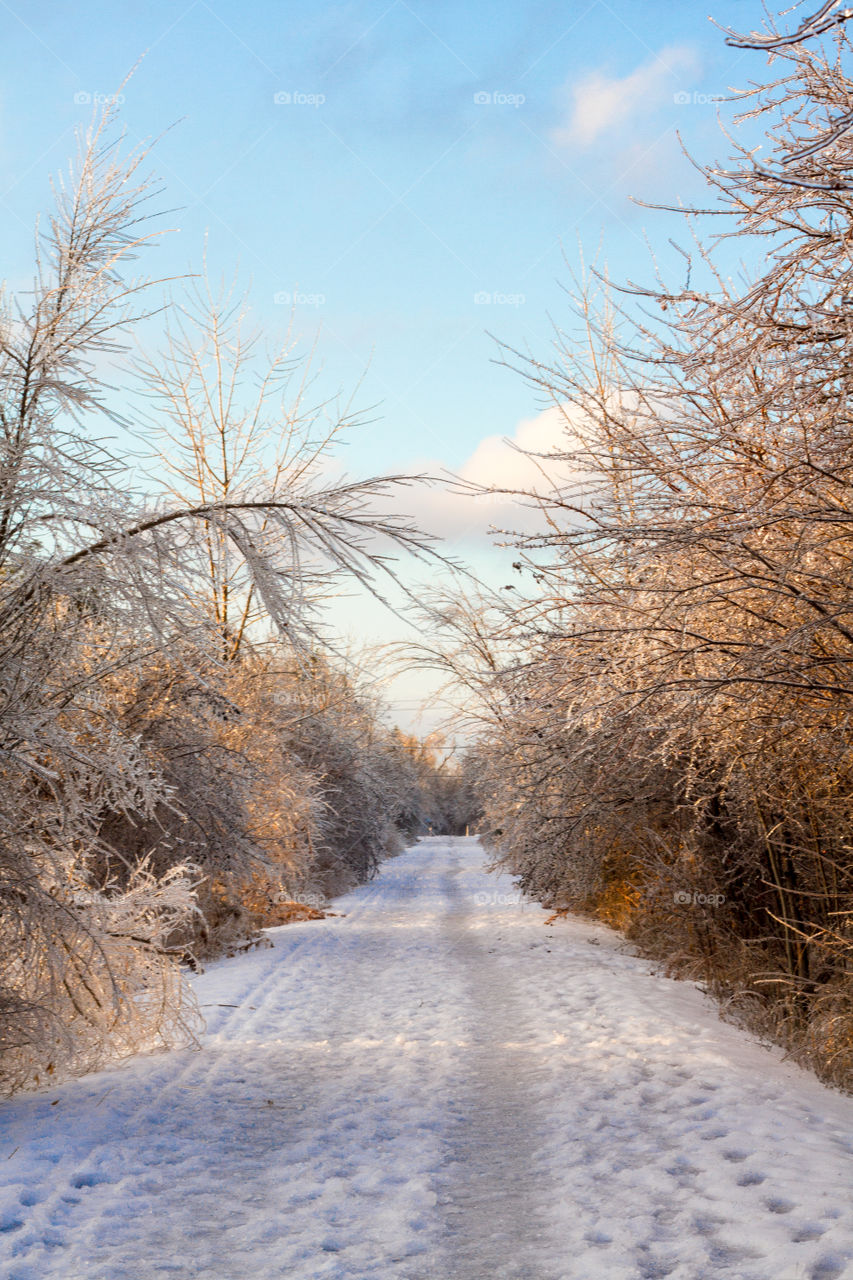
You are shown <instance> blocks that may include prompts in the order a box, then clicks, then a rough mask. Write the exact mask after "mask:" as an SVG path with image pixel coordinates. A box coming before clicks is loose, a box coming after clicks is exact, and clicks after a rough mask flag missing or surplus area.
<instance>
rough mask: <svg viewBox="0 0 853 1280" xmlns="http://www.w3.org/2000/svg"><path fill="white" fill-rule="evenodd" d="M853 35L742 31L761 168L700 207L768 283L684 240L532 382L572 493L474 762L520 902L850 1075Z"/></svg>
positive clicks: (593, 311) (591, 312)
mask: <svg viewBox="0 0 853 1280" xmlns="http://www.w3.org/2000/svg"><path fill="white" fill-rule="evenodd" d="M824 29H825V30H826V31H827V32H829V34H830V35H831V39H832V48H831V49H827V48H826V47H825V46H824V45H823V44H822V43H821V42H820V41H819V40H815V39H814V38H813V37H814V36H815V35H819V34H820V32H821V31H822V30H824ZM848 29H849V28H848V26H847V14H846V11H845V12H844V13H841V12H836V11H835V7H834V6H832V5H825V6H823V8H821V9H820V10H819V11H818V12H817V13H816V14H814V15H813V16H812V18H811V19H808V20H806V21H805V22H804V23H802V24H801V26H800V28H799V29H798V30H797V31H795V32H793V33H790V34H789V35H786V34H785V33H784V32H780V31H778V30H776V29H775V28H773V29H771V30H770V31H769V32H768V34H767V37H766V38H765V37H761V38H758V37H742V38H739V37H736V36H735V35H734V34H731V35H730V39H732V40H735V41H737V40H738V39H740V41H741V43H742V44H745V45H753V46H755V47H762V48H767V49H770V50H771V51H772V53H773V57H774V58H775V59H776V61H777V64H779V65H781V68H782V70H781V72H780V74H779V75H778V77H777V79H776V80H774V81H773V83H772V84H770V85H769V86H764V87H758V88H757V89H755V90H754V91H752V92H750V93H749V94H747V95H745V97H746V101H745V106H744V109H743V112H742V115H743V116H744V117H745V118H746V119H747V120H750V121H752V125H751V126H750V127H753V128H754V127H755V124H756V123H757V124H759V125H760V126H762V127H763V129H764V131H765V134H766V137H767V139H768V142H769V151H770V154H769V155H768V157H767V159H766V160H760V161H759V159H758V158H757V157H756V154H755V153H754V152H753V150H752V149H751V147H750V146H749V145H747V144H746V143H744V144H743V145H742V146H738V144H737V143H736V142H733V145H734V146H735V157H734V163H732V164H730V165H729V166H727V167H725V168H722V167H716V166H715V167H709V168H707V169H706V170H705V171H704V172H705V174H706V178H707V180H708V183H709V185H710V187H711V188H712V190H713V192H714V195H715V197H716V199H715V202H714V203H713V205H712V209H711V210H710V211H706V212H710V213H712V214H713V215H715V216H716V217H717V218H718V219H721V220H722V224H721V225H722V228H723V234H724V235H725V236H726V237H729V238H730V237H731V236H735V237H740V238H741V239H742V241H743V244H744V248H746V247H747V246H749V247H750V248H756V247H757V248H758V249H759V253H760V258H759V261H760V263H761V267H760V271H759V274H757V275H755V276H754V277H753V278H752V279H750V280H748V281H747V283H745V284H742V285H736V284H735V283H733V282H732V281H731V280H729V279H728V278H727V277H726V276H725V275H724V274H723V272H722V270H721V269H719V268H718V267H717V265H716V263H717V260H718V259H717V256H716V253H715V249H714V248H713V247H712V248H705V247H702V246H701V244H698V245H697V248H696V249H694V250H693V252H692V254H688V255H687V256H688V260H689V261H690V271H689V272H688V278H687V280H686V282H685V284H684V286H683V287H681V288H678V289H668V288H666V287H665V286H664V285H663V284H662V283H660V282H658V283H656V284H655V285H654V286H653V287H651V288H642V289H641V288H639V287H637V286H631V287H630V288H629V289H628V290H627V291H619V290H614V289H611V288H609V287H607V286H606V284H605V282H603V281H601V280H598V281H596V280H595V279H593V280H592V281H588V282H586V284H585V285H584V287H583V288H582V290H581V291H580V293H579V295H578V297H577V315H578V319H579V321H580V324H579V327H578V331H577V334H576V335H575V334H572V335H568V336H566V335H564V336H561V337H560V338H559V339H558V343H557V352H556V358H555V359H554V360H553V361H551V362H550V363H538V362H530V363H528V364H527V366H526V373H527V376H528V377H529V378H530V379H531V381H532V383H533V385H534V386H536V387H537V388H538V389H539V390H540V391H541V392H542V393H544V395H545V396H546V397H547V399H548V401H549V402H551V403H552V404H554V405H555V406H557V407H558V409H559V411H560V412H561V413H562V415H563V417H564V420H565V423H566V444H565V448H564V449H561V450H559V451H558V452H559V457H560V462H561V464H566V463H568V464H570V465H569V467H568V468H567V467H566V466H565V465H561V468H560V470H561V472H562V473H566V471H567V470H568V471H570V472H571V474H573V475H574V476H576V477H577V479H576V480H575V481H574V482H573V483H572V484H571V485H562V486H561V487H558V488H557V491H556V492H555V493H554V494H553V495H552V496H547V495H546V496H544V497H540V502H541V506H542V509H543V513H544V515H545V517H546V519H545V521H544V522H543V528H542V532H541V533H540V534H539V535H538V536H521V535H519V536H518V538H517V545H518V546H519V548H520V550H521V552H522V555H521V561H520V562H521V563H522V564H523V565H524V567H525V570H526V574H527V582H528V584H529V587H528V590H527V591H526V592H522V596H523V597H524V602H523V603H522V604H520V605H519V606H518V607H517V608H516V609H515V610H514V611H511V612H510V613H508V612H507V609H506V606H505V604H504V605H503V606H502V609H503V618H502V619H501V620H500V621H497V622H496V625H495V630H494V635H495V637H496V639H498V638H501V637H503V638H504V639H506V638H507V637H509V638H511V639H513V640H514V642H515V643H516V644H521V645H522V652H521V653H520V654H518V655H516V656H514V657H513V658H512V660H511V661H509V662H504V663H503V664H502V666H501V668H500V669H499V671H498V672H497V673H496V674H495V675H494V676H493V677H491V679H490V680H489V681H488V689H489V694H488V697H489V702H490V709H489V711H488V713H487V718H489V719H491V720H492V721H495V722H497V723H498V724H499V731H498V732H495V731H492V732H491V733H490V734H488V735H487V737H488V745H486V746H484V747H483V748H481V749H482V750H483V752H484V756H485V759H486V760H487V761H488V767H487V768H486V769H485V770H484V774H485V775H486V776H488V775H491V786H490V788H489V792H490V794H489V798H488V800H487V805H486V809H487V813H486V825H487V829H488V828H490V829H491V831H492V833H493V835H492V838H493V841H494V843H495V846H496V848H497V849H498V850H499V851H500V853H501V856H502V857H503V858H504V859H505V860H506V862H507V863H508V864H509V865H510V866H511V867H513V868H514V869H515V870H516V871H517V872H519V873H520V874H521V876H522V883H523V884H524V885H525V886H526V887H527V888H529V889H530V890H531V891H533V892H535V893H536V894H538V895H539V896H541V897H542V898H543V899H544V900H546V901H548V902H551V903H553V904H555V905H557V906H561V905H569V904H574V905H582V906H587V907H590V908H591V909H593V910H596V911H597V912H599V913H600V914H602V915H603V916H604V917H605V918H607V919H609V920H611V921H612V922H614V923H618V924H620V925H623V926H625V927H627V928H628V929H629V930H630V931H631V933H632V935H633V936H635V937H637V938H639V939H641V940H642V941H643V942H644V943H645V944H646V945H647V946H648V947H650V948H651V949H652V950H653V951H655V952H656V953H658V954H660V955H662V956H664V957H666V958H667V959H668V960H669V961H670V962H671V963H673V964H676V965H678V966H679V967H681V968H682V969H684V970H686V971H687V972H692V973H694V974H696V975H701V976H703V977H704V978H705V979H706V980H707V981H710V982H711V983H712V984H715V985H716V986H717V988H718V990H719V991H720V992H724V993H725V994H726V998H727V999H728V1000H731V1001H734V1003H735V1005H736V1007H738V1008H739V1009H740V1010H741V1011H745V1010H749V1011H750V1016H751V1017H752V1018H753V1020H754V1021H755V1022H756V1023H758V1024H760V1025H762V1026H763V1027H765V1028H768V1027H772V1028H773V1029H774V1030H775V1031H776V1033H777V1034H778V1035H780V1036H781V1037H782V1038H783V1040H785V1041H786V1042H787V1043H789V1044H791V1045H793V1046H796V1047H797V1048H798V1050H800V1051H802V1052H806V1053H807V1054H810V1055H811V1056H812V1060H813V1061H815V1062H816V1063H817V1064H818V1065H819V1066H820V1069H821V1070H823V1071H824V1072H826V1073H827V1074H829V1075H831V1076H833V1077H835V1078H838V1079H846V1080H850V1079H851V1078H853V1077H851V1073H853V1006H851V985H850V965H851V961H853V856H851V845H850V830H851V826H853V809H851V800H850V797H851V795H852V794H853V755H851V709H853V703H852V702H851V695H853V682H851V672H852V671H853V666H851V663H853V542H852V541H851V536H853V527H851V518H853V506H851V493H852V492H853V491H851V482H853V454H851V445H850V438H851V437H850V425H851V421H853V414H851V401H850V393H851V385H852V384H851V369H850V362H849V357H848V352H849V348H850V343H851V338H853V306H851V302H853V296H851V288H850V284H851V275H850V273H851V257H850V251H851V232H850V227H851V214H853V206H851V199H853V141H851V133H850V128H851V125H853V80H851V79H850V78H849V77H848V74H847V71H846V69H845V68H846V66H847V63H848V61H849V54H850V46H849V37H848ZM702 212H703V211H699V210H696V211H688V213H687V218H688V221H692V220H694V219H696V218H698V217H700V216H701V215H702ZM691 277H692V279H691ZM697 278H698V280H699V281H701V280H704V281H705V282H706V283H705V284H704V285H701V284H700V283H698V282H697ZM637 299H639V304H640V305H635V303H636V301H637ZM543 465H545V466H546V468H547V460H546V461H545V463H544V464H543ZM528 496H529V497H532V495H528ZM475 651H482V640H481V638H480V637H479V636H478V635H477V636H475V635H472V636H471V641H470V644H469V653H473V652H475ZM480 670H481V671H483V667H482V665H481V667H480ZM469 687H470V682H469ZM496 708H497V711H496Z"/></svg>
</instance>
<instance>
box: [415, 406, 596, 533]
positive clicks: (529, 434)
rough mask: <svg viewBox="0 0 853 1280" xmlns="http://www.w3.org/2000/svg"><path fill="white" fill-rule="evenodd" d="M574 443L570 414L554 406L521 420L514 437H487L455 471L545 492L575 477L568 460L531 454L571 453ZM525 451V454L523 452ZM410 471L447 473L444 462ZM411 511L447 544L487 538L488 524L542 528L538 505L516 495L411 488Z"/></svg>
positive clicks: (475, 479)
mask: <svg viewBox="0 0 853 1280" xmlns="http://www.w3.org/2000/svg"><path fill="white" fill-rule="evenodd" d="M573 443H574V441H573V438H572V431H571V426H570V421H569V419H568V418H567V415H566V413H564V412H563V411H562V410H561V409H559V408H557V407H556V406H555V407H553V408H550V409H546V410H545V411H544V412H542V413H540V414H538V415H537V416H536V417H535V418H525V419H523V420H522V421H521V422H520V423H519V424H518V426H517V427H516V429H515V431H514V432H513V434H512V436H511V437H509V438H507V437H504V436H497V435H495V436H486V437H485V438H484V439H483V440H481V441H480V443H479V444H478V445H477V447H476V448H475V449H474V451H473V453H472V454H471V455H470V456H469V457H468V458H467V459H466V461H465V462H464V463H463V464H462V466H461V467H459V468H458V470H457V471H456V472H455V475H456V476H457V477H458V479H459V480H461V481H463V482H467V483H469V484H472V485H483V486H491V487H493V488H494V489H496V490H501V489H506V490H512V491H517V490H522V491H525V490H526V491H536V492H539V493H541V494H547V493H549V492H550V491H552V490H553V488H554V487H555V485H559V484H565V483H566V482H567V481H568V480H570V479H571V472H570V466H569V464H568V463H567V462H566V460H565V459H559V458H548V457H545V458H537V457H530V456H528V455H529V454H546V455H548V454H553V453H555V452H557V451H560V450H562V451H563V452H565V451H568V450H569V449H570V448H571V447H572V445H573ZM524 451H526V452H524ZM407 470H412V471H420V472H423V473H428V474H430V475H433V476H440V475H442V474H443V473H444V474H446V469H445V465H444V464H443V463H441V462H437V461H435V460H432V461H426V462H423V463H422V464H419V465H417V466H414V467H411V468H407ZM407 511H408V514H409V515H411V516H412V517H413V518H414V519H415V521H416V522H417V523H418V524H419V525H420V526H421V527H422V528H424V529H426V530H428V531H429V532H431V533H434V534H437V535H439V536H440V537H443V538H446V539H448V541H449V542H451V543H454V542H460V541H462V542H466V543H479V544H480V545H481V546H485V545H486V544H487V543H488V542H489V537H488V531H489V529H490V527H492V526H496V527H497V528H499V529H515V530H518V531H519V532H523V531H531V530H532V529H534V528H537V527H540V526H541V521H542V517H541V514H540V513H539V511H538V510H537V509H536V507H535V505H527V506H526V505H524V503H523V502H521V501H520V500H519V499H518V498H516V497H515V496H514V493H512V492H511V493H500V492H498V493H493V494H482V495H476V494H471V493H465V492H461V491H459V490H458V489H456V488H454V486H453V484H452V482H449V483H448V486H447V487H445V486H444V485H434V486H432V487H430V488H421V487H417V488H413V489H411V490H409V494H408V507H407Z"/></svg>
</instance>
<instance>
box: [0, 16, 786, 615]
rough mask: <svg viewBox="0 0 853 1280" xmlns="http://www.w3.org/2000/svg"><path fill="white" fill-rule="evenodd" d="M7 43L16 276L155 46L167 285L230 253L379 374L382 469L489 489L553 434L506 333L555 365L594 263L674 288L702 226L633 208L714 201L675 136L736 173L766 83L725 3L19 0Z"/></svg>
mask: <svg viewBox="0 0 853 1280" xmlns="http://www.w3.org/2000/svg"><path fill="white" fill-rule="evenodd" d="M712 7H713V13H714V17H715V18H716V19H717V20H718V21H720V22H722V23H724V24H729V25H735V26H745V27H748V26H755V25H757V23H758V22H759V21H760V13H759V6H758V4H757V3H753V2H752V0H717V2H716V3H715V0H712ZM0 48H2V51H3V55H2V68H3V70H2V85H1V86H0V245H2V248H3V251H2V263H0V276H3V277H5V278H6V279H7V281H8V282H9V284H10V285H11V286H12V287H13V288H25V287H26V285H27V283H28V281H29V279H30V276H31V261H32V227H33V221H34V217H35V215H36V213H37V212H38V211H39V210H41V209H46V208H48V207H49V185H48V179H49V176H50V174H51V173H55V172H56V171H57V170H58V169H60V168H61V166H62V164H63V163H64V162H65V161H66V159H67V158H68V156H69V155H70V153H71V150H72V147H73V131H74V128H75V126H78V125H81V124H85V123H86V121H87V120H88V119H89V116H90V113H91V109H92V105H91V104H92V101H93V100H96V99H97V97H98V95H105V94H110V93H114V92H115V91H116V90H117V88H118V86H119V85H120V83H121V81H122V80H123V78H124V76H125V75H126V73H127V71H128V70H129V69H130V68H131V67H132V66H133V65H134V64H135V63H136V62H137V61H138V60H139V59H140V57H141V56H142V55H143V54H144V55H145V56H144V58H143V60H142V62H141V64H140V66H139V67H138V69H137V70H136V72H135V74H134V76H133V78H132V80H131V81H130V83H129V84H128V85H127V86H126V88H125V89H124V95H125V101H124V103H123V107H122V119H123V122H124V124H125V126H126V127H127V129H128V132H129V134H130V137H131V138H132V139H139V138H144V137H150V136H155V135H159V134H161V133H163V132H164V131H166V130H168V132H166V133H165V136H163V137H162V138H161V140H160V141H159V142H158V143H157V145H156V148H155V151H154V153H153V156H152V166H153V168H154V169H155V170H156V171H157V172H158V173H159V174H160V175H161V177H162V178H163V181H164V183H165V192H164V197H163V200H164V204H165V205H166V206H168V207H172V208H174V209H175V212H174V213H173V214H171V215H170V217H169V219H168V222H169V225H172V226H175V227H176V228H179V229H178V230H177V231H176V232H175V233H174V234H173V235H170V236H169V237H168V238H166V239H165V240H164V241H163V242H162V243H161V244H160V246H159V247H158V248H157V249H156V250H154V251H152V252H151V254H150V255H149V257H148V260H147V262H146V263H145V264H144V266H145V268H146V269H147V270H149V271H151V272H152V273H156V274H158V275H169V274H176V273H180V272H184V271H187V270H191V269H198V267H199V265H200V263H201V258H202V253H203V248H204V243H205V236H207V245H208V249H207V252H208V261H209V264H210V266H211V267H212V269H213V271H214V273H218V272H220V271H221V272H224V273H226V274H228V275H230V274H231V273H232V272H233V270H234V268H235V267H237V268H238V269H239V272H240V275H241V277H242V278H243V280H244V282H245V283H246V284H247V285H248V286H249V287H250V289H251V297H252V302H253V306H254V309H255V314H256V318H257V319H258V321H259V322H260V323H261V324H262V325H263V326H265V327H266V328H268V329H269V330H270V332H271V333H274V332H275V331H276V330H283V329H284V328H285V327H286V325H287V321H288V318H289V314H290V307H291V305H292V306H293V310H294V315H295V320H296V326H297V329H298V330H299V332H300V333H302V334H303V335H304V340H305V344H306V346H307V345H310V343H311V341H312V340H313V338H314V336H315V335H316V333H317V331H318V330H319V351H320V356H321V359H322V362H323V366H324V369H323V374H322V386H323V387H324V389H326V390H328V391H332V390H334V389H335V388H337V387H339V386H340V387H342V388H343V389H344V390H349V389H351V388H352V387H353V386H354V385H355V384H356V383H357V382H358V380H359V379H360V378H361V377H362V376H363V375H364V381H363V383H362V385H361V388H360V392H359V397H358V402H359V403H360V404H362V405H363V406H365V407H368V406H375V408H374V409H373V412H372V413H371V415H370V416H371V419H372V422H371V425H370V427H369V428H366V429H362V430H361V431H359V432H356V433H355V434H354V435H353V437H352V439H351V442H350V444H349V445H348V446H347V449H346V453H345V463H346V466H347V468H348V470H349V471H350V472H352V473H354V474H356V475H357V474H363V473H366V472H376V471H390V470H400V469H420V468H421V467H423V466H425V465H428V466H430V467H431V468H432V469H435V468H437V467H439V466H444V467H448V468H451V469H459V468H466V467H467V468H468V471H469V473H470V470H471V465H472V464H471V459H472V458H482V457H483V456H485V455H486V454H488V453H489V447H488V446H487V447H485V450H484V446H483V445H482V442H483V441H485V440H490V439H491V438H493V437H502V436H508V437H512V436H513V435H514V434H515V433H516V431H517V428H518V426H519V423H520V422H522V421H525V420H530V419H533V418H535V416H536V414H537V412H538V410H539V409H540V408H541V405H539V404H538V403H537V401H536V399H535V397H534V395H533V393H532V392H531V390H530V389H529V388H528V387H527V386H526V385H525V383H524V382H523V380H522V379H521V378H519V377H518V376H517V375H514V374H512V373H511V372H509V371H508V370H506V369H504V368H501V367H499V366H498V365H496V364H495V363H494V358H495V356H496V354H497V350H496V347H495V344H494V341H493V340H492V338H490V337H489V336H488V334H489V333H491V334H493V335H495V337H497V338H499V339H501V340H502V341H504V342H506V343H507V344H509V345H510V346H513V347H516V348H528V347H529V348H530V349H531V350H532V351H533V352H534V354H536V355H538V356H540V357H544V356H547V354H548V350H549V345H550V325H551V320H554V321H557V322H559V320H560V319H561V316H563V315H564V314H565V312H566V301H565V295H564V293H563V286H564V285H565V284H566V283H567V281H568V279H569V275H570V270H571V268H572V267H573V266H574V265H576V262H577V260H578V254H579V245H581V246H582V248H583V253H584V255H585V256H586V257H587V258H593V257H595V256H596V254H597V253H598V255H599V260H600V261H606V262H607V264H608V266H609V269H610V270H611V272H612V274H613V275H614V276H616V277H617V278H618V277H622V276H632V277H633V278H635V279H636V278H638V277H639V278H642V277H643V276H646V277H647V276H648V273H649V265H648V264H649V258H648V248H647V244H646V238H647V239H648V241H649V243H651V245H652V246H653V247H654V248H655V250H656V251H657V252H658V253H659V255H660V259H661V261H662V264H663V265H664V267H665V268H666V267H667V266H668V265H672V266H673V267H675V266H676V264H677V262H678V259H677V258H676V257H675V256H674V252H673V250H672V249H671V248H670V246H669V245H668V237H669V236H673V235H676V236H677V234H678V228H677V226H675V225H674V223H673V220H672V219H669V218H667V217H666V216H665V215H661V214H656V213H650V212H649V211H648V210H647V209H642V208H638V207H637V206H635V205H633V204H632V203H631V201H630V196H632V195H634V196H640V197H643V198H646V199H655V198H659V199H662V200H664V201H670V200H672V199H673V198H674V197H679V196H680V197H683V198H685V199H688V200H689V199H690V198H691V197H693V198H696V197H697V196H700V193H701V190H702V188H701V183H700V182H699V180H698V179H697V177H696V175H695V174H694V173H693V171H692V170H691V168H690V166H689V165H688V164H687V162H686V161H685V160H684V159H683V157H682V156H681V155H680V152H679V148H678V143H677V139H676V130H680V131H681V132H682V134H683V136H684V139H685V142H686V143H687V145H688V147H689V148H690V149H691V150H692V151H693V152H694V153H696V154H698V155H699V156H701V157H702V158H703V159H707V160H711V159H712V158H716V157H724V156H725V154H726V148H725V144H724V142H723V140H722V138H720V136H719V134H718V131H717V125H716V120H715V108H714V105H713V102H712V101H711V99H712V98H713V97H714V96H715V95H717V94H721V93H725V92H726V90H727V88H728V87H729V86H732V85H740V86H743V84H744V83H745V82H746V81H747V79H748V78H750V77H756V76H757V77H760V76H761V75H762V67H761V63H762V59H761V58H760V56H759V55H757V54H743V53H739V52H736V51H733V50H729V49H727V48H726V47H725V45H724V42H723V38H722V36H721V35H720V33H719V32H717V31H716V30H715V29H714V28H713V27H712V26H711V24H710V23H709V21H708V18H707V9H706V8H705V7H704V6H699V5H690V4H688V5H681V4H675V3H672V4H652V3H647V2H645V0H632V2H629V0H610V2H609V3H604V2H602V0H591V2H590V3H585V2H583V0H582V2H581V3H579V4H574V3H563V4H555V3H528V4H525V3H517V2H516V3H507V2H505V0H498V2H497V3H490V4H488V5H486V4H474V3H470V2H469V0H447V2H445V0H358V2H356V3H342V4H327V3H323V0H313V2H312V3H309V2H303V0H298V2H296V3H272V0H254V2H253V3H249V4H246V3H239V2H238V0H213V2H212V3H211V2H208V0H195V2H194V3H188V4H184V3H182V2H181V0H178V2H177V3H174V2H173V0H169V3H166V0H153V2H149V3H146V4H145V5H137V6H129V7H124V6H119V5H116V4H115V3H114V0H113V2H111V3H109V4H108V3H106V2H104V0H79V2H78V3H77V4H75V5H73V6H70V5H66V4H63V3H57V2H55V0H53V2H47V0H28V2H27V3H26V4H23V3H20V0H14V2H13V3H6V2H5V0H0ZM170 126H174V127H171V128H170ZM700 198H701V196H700ZM294 299H295V301H294ZM365 371H366V373H365ZM478 450H479V452H478ZM433 514H436V513H435V512H433ZM439 514H440V513H439ZM451 523H452V522H451ZM450 531H451V533H453V534H454V536H457V537H458V536H461V531H460V528H459V525H458V521H457V524H456V526H454V528H452V529H451V530H450ZM364 617H365V619H366V618H367V615H366V614H365V615H364ZM361 625H362V624H361V623H360V622H356V623H355V624H354V626H355V630H356V631H358V628H359V626H361ZM377 627H380V624H378V623H376V622H375V619H374V621H372V622H371V621H364V624H363V627H362V629H363V630H366V631H367V632H369V631H370V630H371V629H372V628H373V629H376V628H377Z"/></svg>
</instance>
